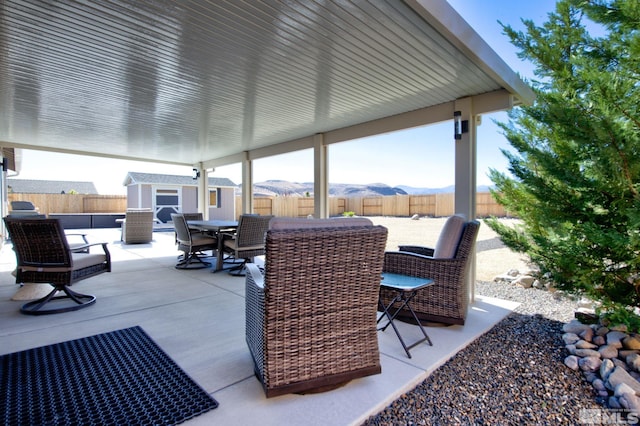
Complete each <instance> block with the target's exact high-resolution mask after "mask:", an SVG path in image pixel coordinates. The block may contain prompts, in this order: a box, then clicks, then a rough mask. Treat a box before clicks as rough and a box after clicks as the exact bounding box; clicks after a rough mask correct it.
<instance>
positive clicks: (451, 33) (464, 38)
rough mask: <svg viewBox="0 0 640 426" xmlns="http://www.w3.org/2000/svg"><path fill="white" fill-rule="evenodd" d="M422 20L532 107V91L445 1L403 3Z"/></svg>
mask: <svg viewBox="0 0 640 426" xmlns="http://www.w3.org/2000/svg"><path fill="white" fill-rule="evenodd" d="M404 2H405V3H406V4H407V5H408V6H409V7H410V8H412V9H413V10H414V11H415V12H416V13H417V14H418V15H419V16H420V17H421V18H422V19H424V20H425V21H426V22H427V23H428V24H429V25H431V26H432V27H433V28H435V29H436V31H438V32H439V33H440V34H442V35H443V36H444V37H445V38H446V39H447V40H449V42H450V43H451V44H453V45H454V46H455V47H456V48H457V49H458V50H460V51H461V52H462V53H463V54H464V55H465V56H466V57H468V58H469V59H470V60H471V61H473V62H474V63H475V64H476V65H477V66H479V67H480V68H481V69H482V70H483V71H484V72H486V73H487V74H488V75H489V76H491V77H492V78H493V79H495V80H496V81H497V82H499V83H500V84H501V85H502V86H503V87H505V88H506V89H507V90H508V91H509V92H511V93H512V94H513V95H515V96H517V97H518V98H519V100H520V102H522V103H524V104H526V105H530V104H532V103H533V101H534V99H535V94H534V92H533V90H531V88H530V87H529V86H528V85H527V84H526V83H525V82H524V81H522V79H520V77H519V76H518V75H517V74H516V73H515V72H514V71H513V70H512V69H511V68H510V67H509V66H508V65H507V64H506V63H505V62H504V61H503V60H502V58H501V57H500V56H499V55H498V54H497V53H496V52H495V51H494V50H493V49H492V48H491V47H490V46H489V45H488V44H487V42H486V41H484V40H483V39H482V37H480V36H479V35H478V33H476V31H475V30H474V29H473V28H472V27H471V26H470V25H469V24H468V23H467V21H465V20H464V19H463V18H462V17H461V16H460V15H459V14H458V12H456V10H455V9H454V8H453V7H452V6H451V5H450V4H449V3H447V2H446V1H445V0H404Z"/></svg>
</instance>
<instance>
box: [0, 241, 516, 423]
mask: <svg viewBox="0 0 640 426" xmlns="http://www.w3.org/2000/svg"><path fill="white" fill-rule="evenodd" d="M87 232H88V233H89V238H90V240H92V241H94V240H96V241H108V242H109V248H110V250H111V254H112V259H113V272H111V273H108V274H102V275H99V276H97V277H94V278H91V279H88V280H85V281H83V282H80V283H78V284H76V285H75V286H74V289H76V290H78V291H80V292H86V293H90V294H94V295H96V297H97V302H96V304H95V306H92V307H90V308H88V309H82V310H79V311H75V312H68V313H65V314H58V315H48V316H44V317H42V316H40V317H38V316H35V317H34V316H27V315H22V314H21V313H20V312H19V306H20V304H21V303H23V302H19V301H11V300H10V299H11V297H12V296H13V295H14V293H16V290H17V286H16V285H15V279H14V277H13V276H12V275H11V271H12V270H13V268H14V267H15V255H14V253H13V251H12V250H11V247H10V245H7V244H6V245H5V246H4V247H3V248H2V251H1V252H0V323H1V324H2V327H0V355H2V354H6V353H12V352H16V351H20V350H24V349H29V348H32V347H38V346H43V345H47V344H53V343H57V342H61V341H65V340H71V339H77V338H81V337H86V336H90V335H94V334H98V333H104V332H109V331H113V330H118V329H123V328H127V327H132V326H136V325H139V326H141V327H142V328H143V329H144V330H145V331H146V332H147V334H149V336H150V337H151V338H152V339H153V340H155V341H156V343H158V345H159V346H160V347H161V348H162V349H163V350H164V351H165V352H166V353H167V354H168V355H169V356H170V357H171V358H173V360H174V361H176V362H177V363H178V365H179V366H180V367H181V368H182V369H183V370H184V371H185V372H186V373H187V374H188V375H189V376H191V378H193V379H194V380H195V381H196V382H197V383H198V384H199V385H200V386H201V387H202V388H204V390H205V391H206V392H208V393H209V394H210V395H211V396H213V397H214V398H215V399H216V400H217V401H218V402H219V403H220V406H219V407H218V408H216V409H214V410H212V411H209V412H207V413H205V414H203V415H201V416H198V417H196V418H194V419H192V420H190V421H188V424H203V425H209V424H257V423H260V424H264V425H283V424H310V425H313V424H315V425H327V424H334V425H347V424H353V425H358V424H361V423H362V422H363V421H364V420H365V419H367V418H368V417H369V416H371V415H374V414H376V413H377V412H379V411H380V410H382V409H383V408H384V407H385V406H387V405H388V404H389V403H391V402H392V401H393V400H395V399H396V398H397V397H399V396H400V395H401V394H402V393H404V392H406V391H408V390H410V389H412V388H413V387H415V386H416V385H417V384H418V383H420V382H421V381H422V380H424V379H425V378H426V376H427V375H428V374H429V373H430V372H432V371H433V370H434V369H436V368H437V367H438V366H439V365H441V364H443V363H444V362H445V361H447V360H448V359H449V358H450V357H451V356H452V355H454V354H455V353H456V352H458V351H459V350H460V349H462V348H463V347H465V346H466V345H467V344H469V343H470V342H471V341H473V340H474V339H475V338H476V337H478V336H479V335H480V334H482V333H484V332H485V331H487V330H489V329H490V328H491V327H493V325H495V324H496V323H497V322H498V321H500V320H501V319H502V318H503V317H504V316H506V315H507V314H508V313H509V312H511V310H512V309H514V308H515V305H516V304H515V303H513V302H506V301H501V300H496V299H485V298H481V297H478V298H477V299H476V301H475V303H474V304H473V305H472V306H471V307H470V311H469V315H468V319H467V324H466V325H465V326H464V327H462V326H452V327H429V329H428V332H429V335H430V337H431V339H432V341H433V342H434V346H429V345H427V344H426V343H425V344H423V345H420V346H418V347H415V348H414V349H412V351H411V353H412V358H411V359H409V358H407V356H406V354H405V353H404V350H403V349H402V346H401V345H400V343H399V341H398V339H397V337H396V336H395V334H393V331H392V330H391V329H389V330H387V331H386V332H379V333H378V339H379V346H380V352H381V356H380V358H381V364H382V374H379V375H374V376H369V377H366V378H363V379H358V380H353V381H351V382H349V383H348V384H347V385H345V386H343V387H341V388H338V389H335V390H333V391H330V392H325V393H320V394H309V395H295V394H290V395H285V396H280V397H276V398H269V399H267V398H265V396H264V392H263V390H262V386H261V384H260V382H259V381H258V380H257V379H256V378H255V377H254V374H253V361H252V359H251V355H250V353H249V350H248V348H247V345H246V343H245V339H244V336H245V330H244V304H245V301H244V279H243V278H238V277H233V276H230V275H228V274H226V273H218V274H213V273H211V271H210V270H206V269H204V270H192V271H185V270H177V269H175V268H174V265H175V263H176V255H177V254H178V252H177V250H176V247H175V245H174V239H173V238H174V237H173V233H172V232H155V233H154V241H153V243H151V244H140V245H123V244H121V243H120V241H119V233H118V231H117V230H113V229H91V230H87ZM258 260H259V259H258ZM399 325H400V327H401V332H402V333H403V334H404V335H405V336H407V337H409V338H412V336H413V335H414V334H413V333H418V331H417V329H416V328H415V327H414V326H412V325H407V324H403V323H401V324H399ZM416 336H417V334H416ZM347 401H348V402H347Z"/></svg>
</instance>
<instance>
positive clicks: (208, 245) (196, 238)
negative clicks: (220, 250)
mask: <svg viewBox="0 0 640 426" xmlns="http://www.w3.org/2000/svg"><path fill="white" fill-rule="evenodd" d="M171 220H172V221H173V226H174V228H175V230H176V241H177V244H178V250H182V251H183V252H184V255H183V256H181V257H180V258H179V260H178V263H177V264H176V268H177V269H202V268H208V267H210V266H211V263H210V262H205V261H204V260H202V257H203V256H202V252H203V251H205V250H211V252H212V253H213V250H215V249H216V248H217V247H218V240H217V239H216V238H215V237H212V236H210V235H206V234H203V233H201V232H199V231H196V232H191V231H189V227H188V226H187V221H186V220H185V218H184V215H182V214H178V213H171ZM194 262H195V263H194Z"/></svg>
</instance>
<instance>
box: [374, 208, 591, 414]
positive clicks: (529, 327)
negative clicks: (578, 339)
mask: <svg viewBox="0 0 640 426" xmlns="http://www.w3.org/2000/svg"><path fill="white" fill-rule="evenodd" d="M372 219H373V220H374V222H376V223H377V224H382V225H384V226H387V227H388V228H389V234H390V240H391V241H390V243H391V247H389V245H388V247H387V248H388V249H391V250H393V249H396V248H395V247H393V245H396V246H397V239H400V241H402V242H403V243H405V242H406V243H409V242H410V241H408V240H409V238H408V237H411V238H417V237H416V235H415V234H416V228H419V229H420V230H422V229H423V228H424V229H426V228H429V229H431V228H436V230H435V231H431V230H430V231H428V232H431V234H429V235H435V236H432V239H427V240H426V241H435V239H436V238H437V235H438V231H437V230H438V229H440V228H441V226H442V223H443V222H444V220H441V219H428V220H426V219H421V220H419V221H414V222H416V223H419V224H420V225H416V224H407V223H406V222H407V221H408V220H409V219H398V218H393V219H391V218H372ZM438 226H439V227H440V228H438ZM408 227H412V228H414V229H413V230H412V232H409V233H406V232H407V228H408ZM422 235H426V234H422ZM403 236H404V238H403ZM422 244H424V245H432V244H425V241H424V240H423V241H422ZM478 249H479V253H478V256H477V259H478V266H477V275H478V279H479V281H478V283H477V286H476V292H477V294H480V295H485V296H491V297H497V298H501V299H507V300H513V301H517V302H520V303H521V305H520V306H519V307H518V308H517V309H516V310H515V311H514V312H513V313H512V314H511V315H509V316H508V317H506V318H505V319H504V320H502V321H501V322H500V323H498V324H497V325H496V326H495V327H494V328H493V329H491V330H490V331H489V332H487V333H486V334H484V335H483V336H481V337H479V338H478V339H477V340H475V341H474V342H472V343H471V344H470V345H469V346H468V347H466V348H465V349H463V350H462V351H460V352H458V353H457V354H456V355H455V356H454V357H453V358H451V359H450V360H449V361H448V362H446V363H445V364H444V365H443V366H441V367H440V368H438V369H437V370H436V371H434V372H433V373H432V374H431V375H430V376H429V377H428V378H427V379H426V380H425V381H424V382H422V383H421V384H420V385H418V386H417V387H416V388H415V389H413V390H412V391H410V392H408V393H406V394H405V395H403V396H402V397H400V398H399V399H397V400H396V401H394V402H393V403H392V404H391V405H390V406H388V407H387V408H386V409H385V410H383V411H382V412H380V413H378V414H377V415H376V416H373V417H371V418H369V419H368V420H367V421H366V422H365V423H364V424H365V425H457V424H463V425H565V424H567V425H569V424H580V410H583V409H596V410H600V409H602V407H601V406H600V405H598V403H597V402H596V398H595V394H594V391H593V388H592V387H591V385H590V384H589V383H588V382H586V381H585V380H584V379H583V376H582V374H581V373H580V372H576V371H573V370H570V369H569V368H567V367H566V366H565V365H564V364H563V360H564V358H565V357H566V355H567V353H566V349H565V347H564V343H563V341H562V339H561V336H562V325H563V324H564V323H565V322H567V321H569V320H571V319H572V318H573V312H574V309H575V308H576V302H575V301H574V300H572V299H570V298H566V297H562V296H561V295H560V294H558V293H551V292H548V291H545V290H537V289H524V288H522V287H520V286H517V285H512V284H504V283H496V282H493V277H494V276H495V275H499V274H503V273H505V272H506V271H507V270H508V269H511V268H516V269H520V268H525V267H526V260H525V259H522V258H521V256H518V255H516V254H514V253H512V252H510V251H509V250H508V249H506V248H505V247H504V246H503V245H502V244H501V243H500V241H499V240H498V239H497V238H496V236H495V234H492V231H491V230H490V229H489V228H488V227H487V226H486V225H484V226H481V232H480V235H479V237H478ZM481 249H482V251H480V250H481ZM491 274H493V275H491ZM481 277H482V278H481ZM488 277H491V278H488Z"/></svg>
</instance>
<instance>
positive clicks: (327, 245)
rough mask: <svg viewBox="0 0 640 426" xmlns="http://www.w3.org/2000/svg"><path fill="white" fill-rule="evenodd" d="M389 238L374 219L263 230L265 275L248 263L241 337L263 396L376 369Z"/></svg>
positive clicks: (311, 388)
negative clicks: (365, 223)
mask: <svg viewBox="0 0 640 426" xmlns="http://www.w3.org/2000/svg"><path fill="white" fill-rule="evenodd" d="M317 220H318V219H316V221H317ZM328 222H331V221H328ZM386 239H387V229H386V228H384V227H382V226H372V225H370V226H354V227H348V226H345V227H327V228H304V229H272V230H269V231H268V232H267V236H266V253H265V268H264V275H263V273H262V271H260V269H259V268H258V267H257V265H255V264H247V265H246V270H247V274H246V275H247V276H246V340H247V345H248V346H249V350H250V352H251V355H252V357H253V360H254V368H255V374H256V377H257V378H258V379H259V380H260V381H261V382H262V385H263V387H264V391H265V393H266V396H267V397H268V398H269V397H273V396H278V395H282V394H287V393H310V392H320V391H327V390H330V389H334V388H336V387H338V386H340V385H342V384H344V383H346V382H348V381H350V380H352V379H355V378H359V377H364V376H369V375H373V374H379V373H380V371H381V367H380V355H379V350H378V337H377V332H376V315H377V301H378V292H379V288H380V274H381V272H382V261H383V256H384V248H385V244H386Z"/></svg>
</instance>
